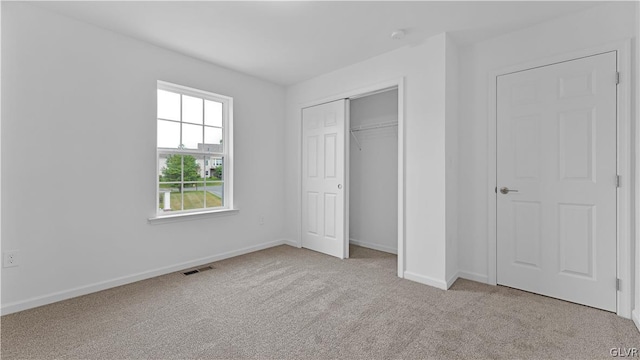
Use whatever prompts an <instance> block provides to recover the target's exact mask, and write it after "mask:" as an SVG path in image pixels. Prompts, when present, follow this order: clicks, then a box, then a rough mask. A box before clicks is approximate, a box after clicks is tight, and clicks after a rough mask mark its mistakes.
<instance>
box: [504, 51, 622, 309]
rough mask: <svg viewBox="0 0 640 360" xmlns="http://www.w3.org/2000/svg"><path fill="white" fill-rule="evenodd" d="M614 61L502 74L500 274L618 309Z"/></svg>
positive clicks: (605, 57) (607, 57) (538, 289)
mask: <svg viewBox="0 0 640 360" xmlns="http://www.w3.org/2000/svg"><path fill="white" fill-rule="evenodd" d="M616 69H617V67H616V52H608V53H604V54H600V55H595V56H590V57H585V58H581V59H576V60H572V61H567V62H562V63H558V64H553V65H549V66H544V67H539V68H535V69H531V70H526V71H521V72H517V73H513V74H508V75H502V76H499V77H498V84H497V91H498V93H497V100H498V103H497V186H498V188H497V199H498V200H497V262H498V263H497V282H498V284H501V285H506V286H510V287H515V288H519V289H523V290H526V291H531V292H535V293H539V294H543V295H547V296H552V297H556V298H560V299H564V300H568V301H572V302H576V303H580V304H584V305H588V306H593V307H596V308H601V309H605V310H609V311H616V76H615V75H616ZM501 188H508V190H507V189H503V191H502V192H501ZM516 191H517V192H516ZM503 192H506V193H503Z"/></svg>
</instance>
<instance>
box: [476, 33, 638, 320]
mask: <svg viewBox="0 0 640 360" xmlns="http://www.w3.org/2000/svg"><path fill="white" fill-rule="evenodd" d="M611 51H617V67H618V71H619V72H620V83H619V84H618V86H617V100H616V101H617V104H616V109H617V149H616V152H617V171H618V175H620V185H621V186H620V187H619V188H618V191H617V199H616V200H617V241H616V243H617V249H616V255H617V256H616V257H617V264H616V267H617V277H618V279H620V289H619V290H618V291H617V294H616V295H617V296H616V297H617V300H616V305H617V311H616V313H617V314H618V315H619V316H622V317H625V318H631V306H632V299H633V293H632V291H631V289H632V284H631V282H632V269H631V264H633V254H632V252H631V243H632V240H631V236H632V234H631V226H632V218H631V214H632V213H631V194H632V191H631V190H632V186H634V184H632V182H631V179H632V174H631V169H632V167H631V159H632V157H633V155H632V153H633V146H632V142H631V119H630V116H631V114H630V110H631V99H630V89H631V88H630V86H631V71H630V70H631V66H630V64H631V40H630V39H626V40H623V41H618V42H615V43H609V44H605V45H602V46H598V47H593V48H588V49H583V50H579V51H573V52H568V53H564V54H560V55H556V56H551V57H546V58H543V59H538V60H534V61H530V62H526V63H523V64H518V65H514V66H509V67H505V68H502V69H498V70H495V71H492V72H490V73H489V77H488V84H489V86H488V101H489V103H488V116H487V147H488V149H487V159H488V178H487V187H488V188H487V194H488V195H487V200H488V201H487V273H488V277H487V283H488V284H491V285H497V250H498V248H497V200H498V198H497V193H496V192H495V188H496V187H497V186H498V184H497V173H496V171H497V151H496V148H497V140H498V139H497V133H496V131H497V125H496V123H497V100H498V99H497V77H498V76H500V75H506V74H509V73H513V72H518V71H524V70H530V69H533V68H537V67H542V66H548V65H553V64H556V63H560V62H566V61H571V60H576V59H579V58H583V57H587V56H593V55H598V54H601V53H605V52H611ZM636 266H637V265H636Z"/></svg>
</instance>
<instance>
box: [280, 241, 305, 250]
mask: <svg viewBox="0 0 640 360" xmlns="http://www.w3.org/2000/svg"><path fill="white" fill-rule="evenodd" d="M282 242H283V243H284V244H285V245H289V246H291V247H294V248H298V249H301V248H302V246H301V244H300V242H298V241H295V240H291V239H282Z"/></svg>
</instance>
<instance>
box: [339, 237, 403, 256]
mask: <svg viewBox="0 0 640 360" xmlns="http://www.w3.org/2000/svg"><path fill="white" fill-rule="evenodd" d="M349 243H350V244H353V245H356V246H362V247H364V248H367V249H373V250H378V251H383V252H386V253H390V254H396V255H398V249H396V248H393V247H391V246H386V245H379V244H374V243H370V242H366V241H360V240H355V239H349Z"/></svg>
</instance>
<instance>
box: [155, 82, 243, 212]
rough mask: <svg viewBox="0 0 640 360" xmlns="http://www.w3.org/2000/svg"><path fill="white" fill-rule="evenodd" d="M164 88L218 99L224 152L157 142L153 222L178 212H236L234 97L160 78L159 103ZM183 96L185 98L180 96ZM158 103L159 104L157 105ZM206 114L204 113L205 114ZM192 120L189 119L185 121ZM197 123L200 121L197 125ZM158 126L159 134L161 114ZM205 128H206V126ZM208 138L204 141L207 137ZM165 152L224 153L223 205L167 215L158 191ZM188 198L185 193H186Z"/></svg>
mask: <svg viewBox="0 0 640 360" xmlns="http://www.w3.org/2000/svg"><path fill="white" fill-rule="evenodd" d="M158 90H164V91H169V92H173V93H176V94H182V95H188V96H193V97H198V98H202V99H206V100H211V101H215V102H218V103H221V104H222V128H221V129H222V140H223V141H222V151H223V152H222V154H221V153H216V152H206V151H204V149H203V150H202V151H197V150H195V149H166V148H158V147H157V144H156V173H155V175H154V178H155V179H156V216H155V217H151V218H149V220H150V221H152V220H155V219H164V218H175V217H177V213H178V212H179V213H180V214H185V215H192V214H193V213H196V214H205V213H216V212H220V211H224V210H229V211H236V210H234V207H233V98H232V97H230V96H225V95H220V94H216V93H213V92H210V91H206V90H200V89H195V88H191V87H187V86H183V85H177V84H173V83H170V82H166V81H162V80H157V81H156V102H157V91H158ZM180 99H182V98H180ZM180 104H181V105H180V106H181V107H182V100H181V102H180ZM156 105H157V104H156ZM203 116H204V114H203ZM177 122H179V123H182V122H183V121H182V115H181V117H180V121H177ZM185 123H189V122H185ZM196 125H197V124H196ZM155 126H156V133H157V131H158V130H157V126H158V117H157V114H156V118H155ZM203 126H204V127H214V128H217V129H220V127H217V126H209V125H203ZM203 130H204V128H203ZM203 141H204V140H203ZM161 154H178V155H194V156H202V155H204V156H221V157H223V158H224V162H223V164H224V165H223V166H224V168H223V172H222V179H221V180H222V183H223V184H224V185H223V190H222V191H223V194H222V201H223V206H221V207H217V208H215V209H213V210H212V211H208V210H205V211H202V209H196V210H193V211H190V210H177V211H175V212H174V213H172V214H170V215H166V214H164V213H163V212H162V210H161V209H160V199H159V196H158V194H159V193H160V182H159V181H158V174H159V173H160V168H159V166H160V165H159V161H158V158H159V156H160V155H161ZM179 183H180V184H184V183H186V182H185V181H183V179H181V181H179ZM182 196H183V197H184V194H183V195H182Z"/></svg>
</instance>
